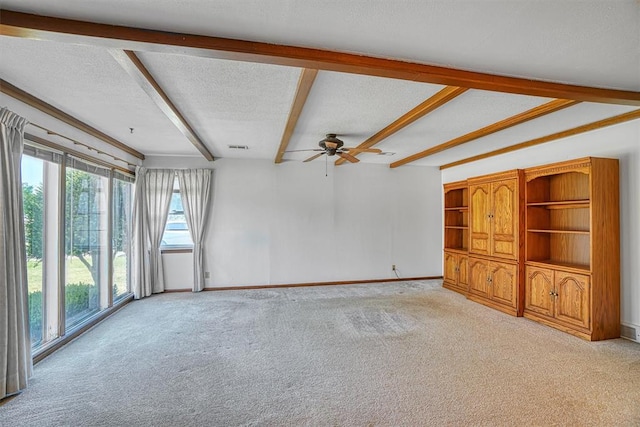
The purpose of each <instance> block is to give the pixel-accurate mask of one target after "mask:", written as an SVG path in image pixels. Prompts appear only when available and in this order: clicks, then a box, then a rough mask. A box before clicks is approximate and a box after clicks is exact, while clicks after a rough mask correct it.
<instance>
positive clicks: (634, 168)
mask: <svg viewBox="0 0 640 427" xmlns="http://www.w3.org/2000/svg"><path fill="white" fill-rule="evenodd" d="M515 142H517V141H515ZM586 156H592V157H612V158H618V159H620V221H621V223H620V231H621V232H620V252H621V311H622V312H621V317H622V319H621V320H622V322H623V323H627V324H634V325H640V266H639V265H640V259H639V256H638V254H639V253H640V197H639V195H640V194H639V193H640V173H639V170H640V121H638V120H636V121H633V122H628V123H624V124H620V125H616V126H612V127H609V128H604V129H600V130H597V131H593V132H589V133H586V134H582V135H576V136H573V137H570V138H566V139H564V140H562V141H555V142H551V143H548V144H543V145H539V146H536V147H531V148H528V149H524V150H520V151H516V152H513V153H508V154H504V155H501V156H497V157H493V158H491V159H486V160H482V161H479V162H475V163H470V164H467V165H462V166H458V167H456V168H451V169H445V170H444V171H443V172H442V182H443V183H446V182H453V181H457V180H461V179H466V178H468V177H471V176H477V175H484V174H487V173H492V172H497V171H501V170H507V169H515V168H526V167H530V166H536V165H542V164H546V163H553V162H559V161H563V160H570V159H574V158H579V157H586Z"/></svg>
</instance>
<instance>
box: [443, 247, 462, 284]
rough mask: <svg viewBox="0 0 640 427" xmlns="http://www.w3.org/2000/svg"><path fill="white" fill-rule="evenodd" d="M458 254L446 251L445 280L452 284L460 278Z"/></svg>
mask: <svg viewBox="0 0 640 427" xmlns="http://www.w3.org/2000/svg"><path fill="white" fill-rule="evenodd" d="M457 267H458V256H457V255H456V254H454V253H451V252H447V251H445V252H444V277H443V279H444V281H445V282H448V283H451V284H452V285H455V284H456V281H457V278H458V272H457Z"/></svg>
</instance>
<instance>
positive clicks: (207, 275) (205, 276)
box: [204, 271, 211, 279]
mask: <svg viewBox="0 0 640 427" xmlns="http://www.w3.org/2000/svg"><path fill="white" fill-rule="evenodd" d="M210 277H211V274H210V273H209V272H208V271H205V272H204V278H205V279H208V278H210Z"/></svg>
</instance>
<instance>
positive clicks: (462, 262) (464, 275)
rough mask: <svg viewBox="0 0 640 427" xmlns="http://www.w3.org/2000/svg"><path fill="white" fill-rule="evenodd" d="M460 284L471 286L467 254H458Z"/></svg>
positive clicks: (462, 286)
mask: <svg viewBox="0 0 640 427" xmlns="http://www.w3.org/2000/svg"><path fill="white" fill-rule="evenodd" d="M458 285H459V286H460V287H461V288H464V289H468V288H469V257H467V256H466V255H458Z"/></svg>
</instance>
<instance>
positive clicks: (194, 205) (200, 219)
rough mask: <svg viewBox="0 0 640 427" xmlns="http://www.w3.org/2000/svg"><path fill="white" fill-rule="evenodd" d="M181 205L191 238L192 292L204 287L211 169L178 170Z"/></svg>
mask: <svg viewBox="0 0 640 427" xmlns="http://www.w3.org/2000/svg"><path fill="white" fill-rule="evenodd" d="M176 174H177V175H178V183H179V184H180V195H181V196H182V207H183V208H184V214H185V217H186V219H187V225H188V226H189V232H190V233H191V239H192V240H193V292H200V291H201V290H203V289H204V235H205V233H206V228H207V224H208V218H209V212H210V210H211V209H210V206H211V203H210V201H211V181H212V177H213V170H211V169H189V170H178V171H176Z"/></svg>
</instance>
